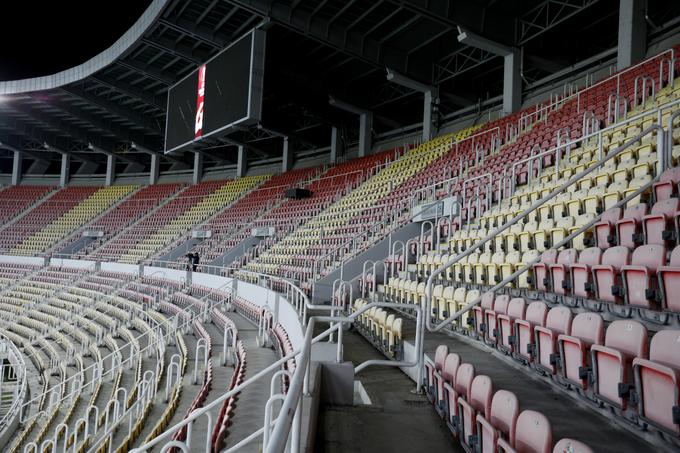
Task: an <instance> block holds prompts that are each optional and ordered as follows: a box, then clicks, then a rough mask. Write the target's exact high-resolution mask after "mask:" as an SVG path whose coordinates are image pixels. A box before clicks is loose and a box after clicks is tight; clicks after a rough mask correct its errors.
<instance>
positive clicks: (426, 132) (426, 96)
mask: <svg viewBox="0 0 680 453" xmlns="http://www.w3.org/2000/svg"><path fill="white" fill-rule="evenodd" d="M435 96H436V94H435V93H433V92H432V90H429V91H426V92H425V93H423V142H426V141H429V140H431V139H432V102H433V101H434V98H435Z"/></svg>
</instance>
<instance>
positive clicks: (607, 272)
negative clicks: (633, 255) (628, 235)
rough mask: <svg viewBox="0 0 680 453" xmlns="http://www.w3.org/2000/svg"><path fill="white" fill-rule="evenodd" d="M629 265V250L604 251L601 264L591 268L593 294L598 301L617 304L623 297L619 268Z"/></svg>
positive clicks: (613, 248) (622, 248) (620, 248)
mask: <svg viewBox="0 0 680 453" xmlns="http://www.w3.org/2000/svg"><path fill="white" fill-rule="evenodd" d="M629 264H630V250H629V249H628V248H627V247H623V246H618V247H612V248H609V249H607V250H605V252H604V254H603V255H602V264H598V265H595V266H593V267H592V270H593V282H594V283H595V289H596V291H595V294H596V296H597V298H598V299H602V300H604V301H607V302H618V301H620V300H621V298H622V297H623V295H624V290H623V285H622V283H621V276H620V273H621V268H622V267H623V266H627V265H629Z"/></svg>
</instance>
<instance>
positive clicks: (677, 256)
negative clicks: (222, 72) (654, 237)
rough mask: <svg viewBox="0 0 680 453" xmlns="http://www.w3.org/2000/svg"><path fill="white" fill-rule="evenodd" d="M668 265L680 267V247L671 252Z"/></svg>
mask: <svg viewBox="0 0 680 453" xmlns="http://www.w3.org/2000/svg"><path fill="white" fill-rule="evenodd" d="M668 264H670V265H671V266H680V245H678V246H677V247H675V248H674V249H673V251H672V252H671V259H670V261H669V262H668Z"/></svg>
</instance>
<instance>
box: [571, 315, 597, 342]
mask: <svg viewBox="0 0 680 453" xmlns="http://www.w3.org/2000/svg"><path fill="white" fill-rule="evenodd" d="M571 336H572V337H576V338H579V339H581V340H583V341H587V342H588V343H591V344H602V343H604V320H603V319H602V316H600V315H598V314H597V313H590V312H585V313H579V314H578V315H576V316H575V317H574V319H573V321H572V322H571Z"/></svg>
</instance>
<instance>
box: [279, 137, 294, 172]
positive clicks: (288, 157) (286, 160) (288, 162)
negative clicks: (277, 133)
mask: <svg viewBox="0 0 680 453" xmlns="http://www.w3.org/2000/svg"><path fill="white" fill-rule="evenodd" d="M289 146H290V145H289V143H288V137H283V163H282V165H281V172H283V173H285V172H287V171H288V170H290V169H292V168H293V153H292V152H291V151H290V147H289Z"/></svg>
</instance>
